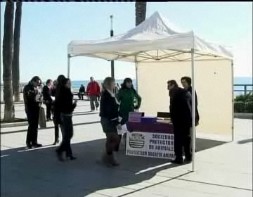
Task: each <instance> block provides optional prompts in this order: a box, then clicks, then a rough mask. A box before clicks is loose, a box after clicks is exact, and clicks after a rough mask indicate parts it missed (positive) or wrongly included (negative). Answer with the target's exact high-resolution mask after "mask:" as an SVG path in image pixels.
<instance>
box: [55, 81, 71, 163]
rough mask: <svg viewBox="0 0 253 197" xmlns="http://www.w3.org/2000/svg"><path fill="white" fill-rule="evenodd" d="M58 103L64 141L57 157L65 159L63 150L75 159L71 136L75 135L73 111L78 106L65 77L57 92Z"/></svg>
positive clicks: (61, 159) (69, 157)
mask: <svg viewBox="0 0 253 197" xmlns="http://www.w3.org/2000/svg"><path fill="white" fill-rule="evenodd" d="M56 103H57V105H58V109H59V113H60V126H61V131H62V142H61V144H60V146H59V148H58V149H57V150H56V152H57V157H58V159H59V160H60V161H63V152H65V153H66V158H68V159H70V160H75V159H76V157H74V156H73V155H72V149H71V138H72V137H73V122H72V113H73V111H74V109H75V107H76V101H75V102H73V94H72V93H71V83H70V80H69V79H67V78H65V79H63V83H62V86H61V87H59V91H58V92H57V93H56Z"/></svg>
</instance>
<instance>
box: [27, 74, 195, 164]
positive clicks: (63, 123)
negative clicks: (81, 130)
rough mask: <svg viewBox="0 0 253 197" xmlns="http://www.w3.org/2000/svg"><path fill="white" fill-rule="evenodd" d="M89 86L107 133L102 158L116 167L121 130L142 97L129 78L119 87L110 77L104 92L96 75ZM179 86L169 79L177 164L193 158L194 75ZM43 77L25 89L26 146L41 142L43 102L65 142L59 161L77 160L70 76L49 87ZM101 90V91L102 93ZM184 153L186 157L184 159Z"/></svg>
mask: <svg viewBox="0 0 253 197" xmlns="http://www.w3.org/2000/svg"><path fill="white" fill-rule="evenodd" d="M90 80H91V81H90V83H89V84H88V86H87V92H88V96H89V97H90V104H91V110H92V111H94V110H95V109H98V107H99V102H98V101H99V98H100V113H99V115H100V117H101V125H102V129H103V131H104V133H105V135H106V143H105V153H104V154H103V157H102V161H103V162H104V164H106V165H107V166H117V165H119V163H118V162H117V161H116V160H115V157H114V152H117V151H119V145H120V142H121V138H122V136H121V135H119V134H118V130H121V129H122V125H124V124H126V122H127V121H128V116H129V113H130V112H133V111H135V110H138V109H139V108H140V106H141V100H142V99H141V97H140V96H139V94H138V93H137V91H136V90H135V89H134V87H133V82H132V79H130V78H126V79H125V80H124V82H123V83H122V85H121V87H120V88H119V87H118V85H116V84H115V80H114V78H112V77H107V78H106V79H105V80H104V81H103V84H102V91H101V89H100V86H99V84H98V83H97V82H96V81H95V80H94V78H93V77H91V79H90ZM181 83H182V86H183V87H184V88H180V87H179V86H178V84H177V82H176V81H175V80H169V81H168V82H167V85H168V90H169V96H170V114H171V120H172V123H173V126H174V136H175V138H174V140H175V142H174V146H175V147H174V148H175V155H176V158H175V160H174V161H173V162H174V163H177V164H183V163H184V162H191V161H192V148H191V146H192V145H191V135H192V133H191V131H192V129H191V128H192V100H191V98H192V97H191V94H192V87H191V78H189V77H183V78H182V79H181ZM41 86H42V83H41V79H40V78H39V77H38V76H35V77H33V78H32V79H31V81H30V82H29V83H28V84H27V85H26V86H25V88H24V102H25V111H26V114H27V119H28V123H29V126H28V132H27V139H26V145H27V148H29V149H30V148H37V147H41V146H42V145H41V144H39V143H38V142H37V135H38V120H39V111H40V106H41V104H42V103H43V102H44V104H45V105H46V106H47V120H51V112H52V113H53V121H54V125H55V142H54V144H57V143H58V142H59V126H60V128H61V132H62V142H61V144H60V146H59V147H58V148H57V150H56V153H57V157H58V159H59V160H60V161H64V157H63V153H64V152H65V156H66V159H70V160H75V159H76V157H74V156H73V154H72V149H71V138H72V136H73V122H72V113H73V111H74V109H75V107H76V105H77V101H76V100H74V99H73V94H72V92H71V82H70V79H68V78H66V77H65V76H64V75H59V76H58V78H57V80H55V81H54V82H52V80H50V79H49V80H47V82H46V86H44V87H43V89H42V88H41ZM100 91H101V92H100ZM195 98H196V108H195V110H196V117H195V125H198V124H199V113H198V109H197V105H198V100H197V94H196V93H195ZM183 152H184V154H185V159H183Z"/></svg>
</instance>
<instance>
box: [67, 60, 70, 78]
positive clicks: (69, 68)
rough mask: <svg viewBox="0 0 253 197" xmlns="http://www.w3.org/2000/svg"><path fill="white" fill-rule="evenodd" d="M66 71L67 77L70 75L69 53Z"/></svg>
mask: <svg viewBox="0 0 253 197" xmlns="http://www.w3.org/2000/svg"><path fill="white" fill-rule="evenodd" d="M67 72H68V73H67V76H68V78H69V76H70V55H68V71H67Z"/></svg>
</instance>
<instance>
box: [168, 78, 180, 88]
mask: <svg viewBox="0 0 253 197" xmlns="http://www.w3.org/2000/svg"><path fill="white" fill-rule="evenodd" d="M167 85H168V90H172V89H174V88H177V87H178V84H177V82H176V81H175V80H169V81H168V82H167Z"/></svg>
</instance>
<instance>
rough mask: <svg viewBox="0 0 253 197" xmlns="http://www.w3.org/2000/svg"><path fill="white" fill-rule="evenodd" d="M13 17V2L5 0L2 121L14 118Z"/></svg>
mask: <svg viewBox="0 0 253 197" xmlns="http://www.w3.org/2000/svg"><path fill="white" fill-rule="evenodd" d="M13 17H14V3H13V2H12V1H6V6H5V13H4V35H3V82H4V90H3V91H4V102H5V105H4V121H12V120H13V119H14V105H13V89H12V54H13Z"/></svg>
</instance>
